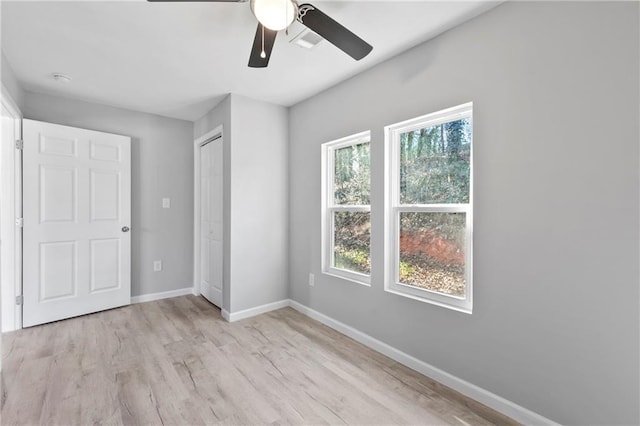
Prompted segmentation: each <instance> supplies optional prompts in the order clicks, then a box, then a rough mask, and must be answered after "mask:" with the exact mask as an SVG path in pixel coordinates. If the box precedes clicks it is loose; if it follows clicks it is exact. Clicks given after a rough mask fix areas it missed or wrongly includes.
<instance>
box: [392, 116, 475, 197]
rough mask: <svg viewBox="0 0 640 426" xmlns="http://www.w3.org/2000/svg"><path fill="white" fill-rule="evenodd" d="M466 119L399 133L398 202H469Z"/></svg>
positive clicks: (468, 155) (468, 141) (469, 151)
mask: <svg viewBox="0 0 640 426" xmlns="http://www.w3.org/2000/svg"><path fill="white" fill-rule="evenodd" d="M470 154H471V121H470V119H468V118H465V119H461V120H456V121H451V122H449V123H444V124H439V125H437V126H432V127H426V128H424V129H420V130H414V131H412V132H406V133H402V134H401V135H400V203H401V204H437V203H443V204H444V203H447V204H450V203H454V204H455V203H461V204H466V203H468V202H469V170H470V168H469V161H470V157H471V155H470Z"/></svg>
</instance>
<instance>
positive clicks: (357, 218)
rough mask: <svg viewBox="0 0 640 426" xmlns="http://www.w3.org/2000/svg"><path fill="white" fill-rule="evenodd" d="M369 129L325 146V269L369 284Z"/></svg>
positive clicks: (323, 165) (323, 240)
mask: <svg viewBox="0 0 640 426" xmlns="http://www.w3.org/2000/svg"><path fill="white" fill-rule="evenodd" d="M370 140H371V136H370V133H369V132H364V133H359V134H357V135H353V136H349V137H346V138H343V139H339V140H337V141H333V142H327V143H325V144H323V145H322V162H323V164H322V170H323V178H322V187H323V194H322V199H323V209H322V211H323V218H322V223H323V230H322V246H323V247H322V255H323V260H322V265H323V272H325V273H327V274H331V275H336V276H339V277H342V278H346V279H349V280H352V281H356V282H358V283H360V284H366V285H369V283H370V272H371V257H370V247H371V239H370V233H371V206H370V201H369V193H370V187H371V183H370V182H371V178H370V176H371V168H370V154H369V141H370Z"/></svg>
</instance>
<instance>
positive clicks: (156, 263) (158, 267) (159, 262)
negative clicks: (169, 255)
mask: <svg viewBox="0 0 640 426" xmlns="http://www.w3.org/2000/svg"><path fill="white" fill-rule="evenodd" d="M153 270H154V272H160V271H162V260H155V261H154V262H153Z"/></svg>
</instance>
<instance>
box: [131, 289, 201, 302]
mask: <svg viewBox="0 0 640 426" xmlns="http://www.w3.org/2000/svg"><path fill="white" fill-rule="evenodd" d="M187 294H194V291H193V287H185V288H180V289H178V290H170V291H161V292H159V293H149V294H141V295H140V296H133V297H132V298H131V303H144V302H152V301H154V300H160V299H168V298H170V297H178V296H186V295H187Z"/></svg>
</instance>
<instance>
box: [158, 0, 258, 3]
mask: <svg viewBox="0 0 640 426" xmlns="http://www.w3.org/2000/svg"><path fill="white" fill-rule="evenodd" d="M147 1H148V2H151V3H192V2H209V3H245V2H247V1H248V0H147Z"/></svg>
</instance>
